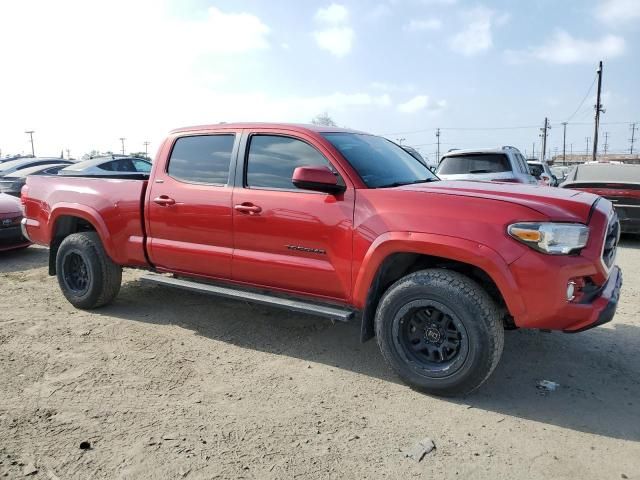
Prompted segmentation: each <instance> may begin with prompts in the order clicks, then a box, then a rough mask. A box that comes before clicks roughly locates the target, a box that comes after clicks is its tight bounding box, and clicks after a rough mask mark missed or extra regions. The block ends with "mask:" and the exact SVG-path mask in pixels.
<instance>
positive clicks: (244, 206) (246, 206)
mask: <svg viewBox="0 0 640 480" xmlns="http://www.w3.org/2000/svg"><path fill="white" fill-rule="evenodd" d="M234 208H235V209H236V210H238V211H239V212H242V213H248V214H249V215H257V214H258V213H260V212H261V211H262V208H261V207H259V206H257V205H254V204H253V203H249V202H245V203H241V204H240V205H236V206H235V207H234Z"/></svg>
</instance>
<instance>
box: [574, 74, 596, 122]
mask: <svg viewBox="0 0 640 480" xmlns="http://www.w3.org/2000/svg"><path fill="white" fill-rule="evenodd" d="M597 78H598V77H597V76H595V77H593V82H591V86H590V87H589V90H587V93H586V94H585V96H584V98H583V99H582V101H581V102H580V105H578V108H576V110H575V112H573V113H572V114H571V115H570V116H569V118H567V123H569V122H570V121H571V119H572V118H573V117H575V115H576V113H578V110H580V109H581V108H582V105H584V102H585V101H586V100H587V97H588V96H589V94H590V93H591V89H592V88H593V86H594V85H595V83H596V79H597Z"/></svg>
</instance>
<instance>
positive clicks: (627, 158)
mask: <svg viewBox="0 0 640 480" xmlns="http://www.w3.org/2000/svg"><path fill="white" fill-rule="evenodd" d="M591 160H592V156H591V154H589V155H584V154H581V155H579V154H575V153H574V154H572V155H571V154H567V156H566V159H565V160H564V161H563V159H562V154H560V155H554V156H553V157H551V158H550V159H549V163H550V164H553V165H576V164H578V163H585V162H590V161H591ZM597 160H598V161H599V162H622V163H639V164H640V155H629V154H628V153H608V154H607V155H602V154H599V155H598V156H597Z"/></svg>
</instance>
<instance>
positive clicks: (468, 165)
mask: <svg viewBox="0 0 640 480" xmlns="http://www.w3.org/2000/svg"><path fill="white" fill-rule="evenodd" d="M503 172H511V163H510V162H509V158H508V157H507V156H506V155H505V154H503V153H474V154H469V155H453V156H450V157H444V158H443V159H442V162H440V166H439V167H438V175H440V174H442V175H463V174H470V173H471V174H473V173H503Z"/></svg>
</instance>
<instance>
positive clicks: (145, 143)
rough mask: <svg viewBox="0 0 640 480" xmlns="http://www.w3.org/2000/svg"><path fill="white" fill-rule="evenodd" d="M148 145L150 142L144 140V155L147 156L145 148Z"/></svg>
mask: <svg viewBox="0 0 640 480" xmlns="http://www.w3.org/2000/svg"><path fill="white" fill-rule="evenodd" d="M149 145H150V142H148V141H147V142H144V156H145V157H148V156H149V154H148V153H147V149H148V147H149Z"/></svg>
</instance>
